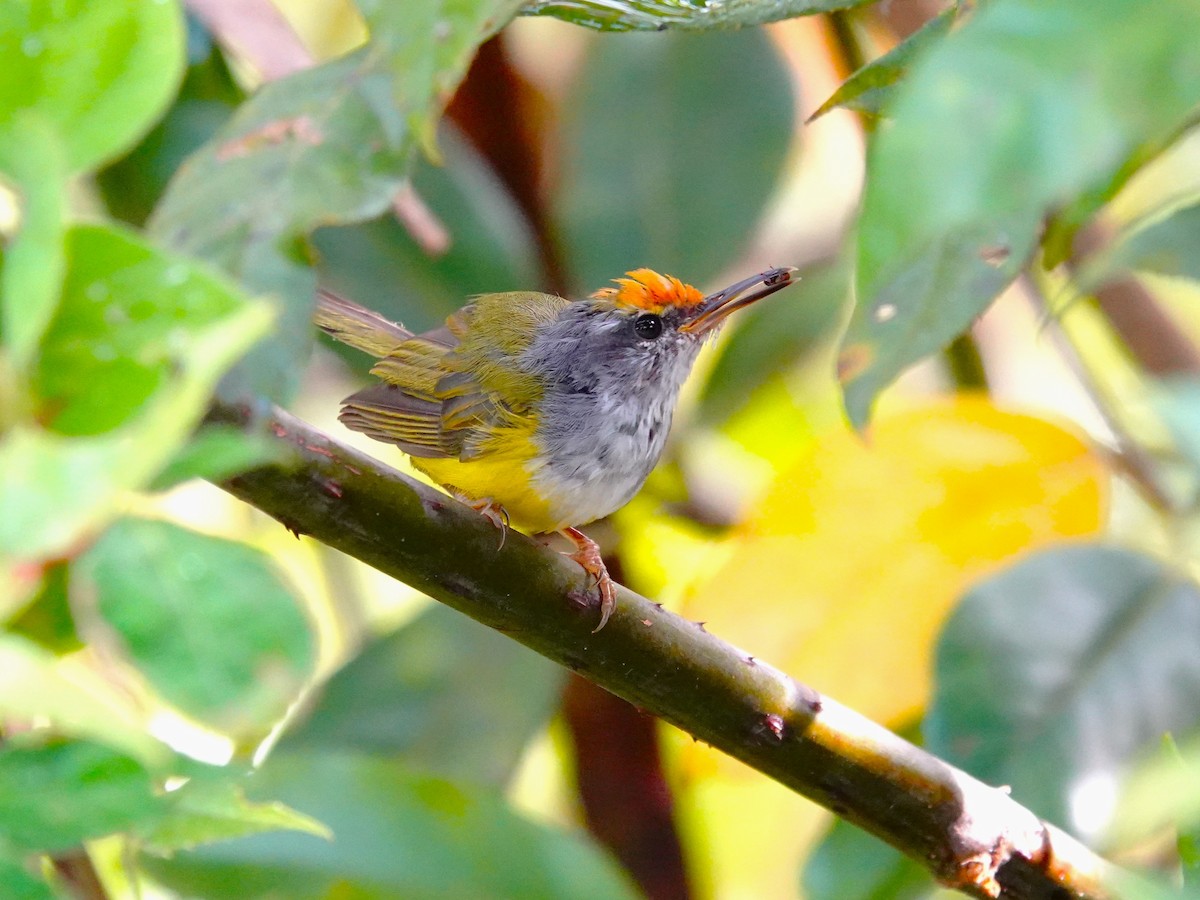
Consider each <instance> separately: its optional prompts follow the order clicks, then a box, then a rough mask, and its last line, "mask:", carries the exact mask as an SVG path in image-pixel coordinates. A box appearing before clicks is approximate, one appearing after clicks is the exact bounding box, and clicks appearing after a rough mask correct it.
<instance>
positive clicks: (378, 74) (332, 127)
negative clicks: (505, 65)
mask: <svg viewBox="0 0 1200 900" xmlns="http://www.w3.org/2000/svg"><path fill="white" fill-rule="evenodd" d="M517 5H518V0H474V2H462V3H456V4H451V5H447V4H446V3H445V2H444V0H408V2H405V3H403V4H394V3H388V4H376V3H364V4H363V11H364V13H365V14H366V15H367V16H368V19H369V20H370V22H371V25H372V28H373V31H372V41H371V43H369V44H368V45H367V46H366V47H365V48H363V49H362V50H360V51H358V52H356V53H354V54H351V55H350V56H346V57H342V58H340V59H337V60H334V61H333V62H330V63H328V64H326V65H323V66H318V67H316V68H313V69H308V70H306V71H303V72H299V73H297V74H295V75H293V76H291V77H289V78H285V79H281V80H279V81H276V82H272V83H271V84H268V85H266V86H265V87H264V88H262V89H261V90H260V91H259V92H258V93H257V94H256V95H255V96H254V97H253V98H252V99H251V100H249V101H248V102H247V103H245V104H243V105H242V106H241V107H240V108H239V110H238V112H237V113H236V114H235V115H234V117H233V118H232V120H230V122H229V123H228V124H227V125H226V126H225V127H223V128H222V129H221V130H220V132H219V133H218V134H217V136H216V137H215V138H214V139H213V140H212V141H210V142H209V143H207V144H206V145H205V146H204V147H203V148H202V149H201V150H200V151H199V152H197V153H196V154H194V155H193V156H192V157H190V158H189V160H188V162H187V164H186V165H185V166H183V167H182V168H181V169H180V170H179V173H178V174H177V175H176V177H175V178H174V179H173V180H172V182H171V184H170V186H169V187H168V189H167V192H166V194H165V196H164V197H163V200H162V203H161V204H160V205H159V207H158V209H157V210H156V211H155V213H154V216H153V217H152V218H151V221H150V227H151V230H152V231H153V232H154V233H155V234H156V235H158V236H159V237H160V238H161V239H163V240H164V241H165V242H167V243H168V244H170V245H172V246H175V247H177V248H180V249H183V250H186V251H187V252H189V253H191V254H193V255H196V256H200V257H203V258H205V259H208V260H211V261H212V262H214V263H216V264H218V265H219V266H221V267H222V268H223V269H225V271H227V272H229V273H230V274H232V275H234V276H235V277H236V278H238V279H239V280H240V281H241V282H242V283H243V284H244V285H246V286H247V287H249V288H251V289H252V290H255V291H259V292H263V293H270V294H274V295H277V296H279V297H281V298H283V299H284V300H285V301H286V302H285V304H284V314H283V317H282V320H281V323H280V328H279V331H278V333H277V334H276V335H275V338H274V339H273V340H271V341H269V342H267V343H265V344H263V345H262V346H261V347H259V348H258V349H257V350H256V351H255V352H254V353H252V354H251V355H250V356H249V357H248V358H247V360H246V361H245V363H244V364H243V365H242V366H240V367H239V368H238V370H237V372H236V373H235V376H234V377H232V378H231V379H229V380H227V381H226V383H225V384H224V387H223V390H224V392H225V394H226V396H240V395H243V394H246V393H260V394H264V395H266V396H268V397H271V398H272V399H276V400H285V399H286V398H288V397H289V396H290V395H291V394H292V392H293V390H294V389H295V386H296V384H297V380H298V378H299V374H298V373H299V371H300V369H301V368H302V363H303V360H304V359H305V357H306V355H307V353H308V349H309V347H310V345H311V342H312V327H311V324H310V321H309V320H310V315H311V310H312V298H313V291H314V288H315V284H316V280H315V278H314V276H313V272H312V270H311V265H310V260H309V258H308V252H307V248H306V247H305V246H304V243H303V242H304V238H305V237H306V236H307V235H308V234H309V232H311V231H312V230H314V229H315V228H317V227H318V226H321V225H331V224H338V223H346V222H359V221H363V220H366V219H370V218H373V217H374V216H377V215H379V214H380V213H381V212H383V211H384V210H385V209H387V208H388V206H389V204H390V202H391V200H392V198H393V197H394V196H395V194H396V192H397V191H398V190H399V188H400V186H401V185H402V184H403V182H404V180H405V178H406V177H407V175H408V171H409V168H410V165H411V163H412V159H413V156H414V153H415V150H416V149H417V147H418V145H419V144H424V145H425V146H426V147H428V148H432V136H433V128H434V124H433V123H434V121H435V120H436V117H437V115H438V113H439V112H440V111H441V106H442V104H443V103H444V102H445V99H446V98H447V97H448V96H450V94H451V93H452V91H453V88H454V87H455V86H456V85H457V83H458V81H459V80H460V79H461V77H462V74H463V72H464V71H465V70H466V66H467V64H468V62H469V61H470V59H471V56H472V55H473V53H474V51H475V48H476V47H477V46H478V45H479V44H480V43H481V42H483V41H484V40H486V39H487V38H488V37H489V36H490V35H491V34H492V33H494V31H495V30H496V29H498V28H499V27H500V26H501V25H503V24H504V23H505V22H506V21H507V20H508V18H509V17H510V16H511V15H512V14H513V13H515V11H516V7H517Z"/></svg>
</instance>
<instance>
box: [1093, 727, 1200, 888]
mask: <svg viewBox="0 0 1200 900" xmlns="http://www.w3.org/2000/svg"><path fill="white" fill-rule="evenodd" d="M1109 826H1110V827H1109V829H1108V831H1107V833H1106V834H1105V840H1106V843H1107V844H1108V845H1109V846H1113V847H1117V848H1125V847H1130V846H1135V845H1137V844H1138V843H1140V842H1143V841H1146V840H1147V839H1149V838H1153V837H1154V836H1156V835H1158V834H1161V833H1162V831H1163V830H1164V829H1166V828H1174V829H1176V830H1177V832H1178V836H1179V838H1178V840H1179V845H1180V846H1179V851H1180V859H1181V861H1182V862H1183V863H1184V865H1185V866H1189V867H1192V868H1194V867H1195V866H1196V865H1197V862H1198V861H1200V860H1198V859H1197V858H1196V855H1195V854H1196V843H1195V834H1196V832H1197V831H1198V830H1200V739H1198V738H1196V737H1194V736H1193V737H1192V738H1191V739H1190V740H1189V741H1188V742H1187V743H1186V744H1185V745H1184V746H1183V747H1182V748H1180V747H1178V746H1177V745H1176V743H1175V740H1174V738H1173V737H1172V736H1171V735H1167V736H1166V737H1164V738H1163V739H1162V741H1161V742H1160V748H1159V752H1158V753H1156V754H1154V755H1153V756H1150V757H1148V758H1147V759H1145V760H1144V761H1142V762H1141V764H1140V765H1138V766H1137V767H1136V768H1135V769H1134V771H1133V772H1132V773H1131V774H1130V776H1129V778H1127V779H1126V780H1125V783H1124V784H1123V786H1122V791H1121V799H1120V803H1119V805H1118V806H1117V811H1116V812H1115V813H1114V814H1113V816H1112V820H1111V822H1109Z"/></svg>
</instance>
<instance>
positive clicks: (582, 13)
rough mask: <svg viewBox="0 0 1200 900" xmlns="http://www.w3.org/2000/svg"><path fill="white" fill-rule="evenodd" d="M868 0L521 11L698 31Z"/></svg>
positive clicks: (607, 1) (611, 26)
mask: <svg viewBox="0 0 1200 900" xmlns="http://www.w3.org/2000/svg"><path fill="white" fill-rule="evenodd" d="M866 2H868V0H726V2H722V3H709V2H706V0H532V2H530V3H529V4H528V5H527V6H526V7H525V8H524V9H522V10H521V12H522V13H523V14H524V15H528V16H554V17H556V18H559V19H563V20H564V21H567V22H572V23H574V24H575V25H583V26H585V27H587V28H595V29H598V30H601V31H663V30H665V29H668V28H670V29H681V30H688V31H699V30H703V29H709V28H721V29H727V28H739V27H744V26H747V25H765V24H767V23H768V22H778V21H779V20H780V19H790V18H793V17H795V16H811V15H813V14H814V13H821V12H829V11H830V10H834V9H850V8H851V7H854V6H860V5H862V4H863V3H866Z"/></svg>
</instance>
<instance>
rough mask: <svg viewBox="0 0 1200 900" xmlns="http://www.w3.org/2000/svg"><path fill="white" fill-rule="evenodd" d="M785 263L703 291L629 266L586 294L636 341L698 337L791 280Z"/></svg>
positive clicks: (691, 338)
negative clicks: (610, 282) (607, 283)
mask: <svg viewBox="0 0 1200 900" xmlns="http://www.w3.org/2000/svg"><path fill="white" fill-rule="evenodd" d="M795 271H796V270H795V269H793V268H791V267H790V266H784V267H782V268H776V269H768V270H767V271H766V272H761V273H759V274H758V275H753V276H751V277H750V278H746V279H743V280H742V281H739V282H737V283H736V284H732V285H730V286H729V287H727V288H724V289H723V290H720V291H717V292H716V293H714V294H709V295H707V296H705V295H704V294H702V293H700V291H698V290H697V289H696V288H694V287H692V286H691V285H690V284H684V283H683V282H682V281H680V280H679V279H678V278H674V277H672V276H670V275H660V274H659V273H658V272H655V271H654V270H653V269H634V270H633V271H632V272H627V273H626V275H625V277H624V278H617V279H614V283H615V284H616V285H617V286H616V287H606V288H602V289H600V290H598V291H596V292H595V293H594V294H592V295H591V297H590V298H589V301H590V302H591V303H593V304H594V305H595V306H596V308H597V309H598V310H601V311H603V312H607V313H609V314H610V316H611V315H612V314H615V315H616V316H618V317H620V318H621V319H623V320H624V321H625V323H626V325H627V330H628V331H629V332H630V333H631V335H632V337H633V338H634V339H635V340H636V341H645V342H653V341H658V340H661V339H662V338H664V337H666V338H668V339H671V338H673V337H679V338H681V339H682V340H686V341H702V340H703V339H704V338H705V337H707V336H708V335H710V334H713V333H714V332H716V331H717V329H718V328H719V327H720V325H721V324H722V323H723V322H724V321H725V319H726V318H728V317H729V315H730V313H732V312H734V311H735V310H738V309H742V308H743V307H746V306H749V305H750V304H751V303H754V302H755V301H756V300H761V299H762V298H763V297H766V296H767V295H768V294H773V293H775V292H776V291H778V290H780V289H781V288H785V287H787V286H788V285H789V284H791V282H792V273H793V272H795Z"/></svg>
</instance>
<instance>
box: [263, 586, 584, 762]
mask: <svg viewBox="0 0 1200 900" xmlns="http://www.w3.org/2000/svg"><path fill="white" fill-rule="evenodd" d="M480 685H487V690H486V691H482V690H480ZM561 693H562V677H561V671H560V670H559V669H558V668H557V667H556V666H554V665H553V664H552V663H550V662H548V661H547V660H546V659H545V658H543V657H541V656H538V655H537V654H536V653H534V652H533V651H531V650H528V649H526V648H525V647H522V646H521V645H519V644H516V643H514V642H513V641H511V640H509V639H508V638H505V637H503V636H502V635H499V634H497V633H496V632H494V631H492V630H491V629H489V628H485V627H483V626H482V625H479V624H477V623H475V622H473V621H471V620H470V619H468V618H466V617H465V616H463V615H461V614H460V613H457V612H455V611H454V610H451V609H447V608H446V607H443V606H440V605H434V606H433V607H431V608H430V609H428V610H426V611H425V612H424V613H422V614H421V616H420V617H419V618H417V619H416V620H415V621H413V622H411V623H409V624H408V625H405V626H404V627H403V628H401V629H399V630H398V631H396V632H395V633H394V634H391V635H389V636H388V637H385V638H383V639H382V640H379V641H376V642H375V643H374V644H372V645H370V646H368V647H367V648H366V649H365V650H363V652H362V653H360V654H359V655H358V656H357V657H356V658H355V659H353V660H352V661H351V662H349V663H347V664H346V665H345V666H344V667H343V668H342V669H341V670H340V671H339V672H338V673H337V674H335V675H334V676H333V677H332V678H331V679H330V680H329V682H328V683H327V684H326V685H325V687H324V688H323V690H322V693H321V698H320V700H319V701H317V703H316V705H315V707H314V709H313V711H312V713H311V715H310V716H309V718H308V720H307V721H306V722H304V723H303V724H302V725H301V726H299V728H297V729H295V730H294V731H292V732H291V733H289V734H288V735H287V736H286V737H285V738H284V739H283V742H282V743H281V745H280V746H281V748H283V749H293V748H301V749H308V748H318V749H323V750H336V749H345V750H351V749H356V750H358V751H360V752H365V753H376V754H388V755H391V754H396V755H399V756H402V757H403V758H404V760H405V761H406V762H407V763H409V764H410V765H414V766H417V767H420V768H422V769H425V770H428V771H430V772H436V773H438V774H441V775H446V776H448V777H458V778H463V779H467V780H471V781H486V782H489V783H492V784H495V785H503V784H505V783H506V782H507V781H508V779H509V778H510V777H511V776H512V773H513V770H514V769H515V768H516V766H517V763H518V762H519V761H520V757H521V754H522V752H523V751H524V749H525V746H526V745H527V744H528V742H529V740H530V739H531V738H532V737H533V736H534V735H535V734H536V733H537V732H538V731H539V730H541V729H542V728H544V727H545V725H546V723H547V722H548V721H549V719H550V716H551V715H552V714H553V713H554V710H555V709H556V708H557V706H558V700H559V697H560V695H561ZM483 734H486V735H487V739H486V740H480V739H479V736H480V735H483Z"/></svg>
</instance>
